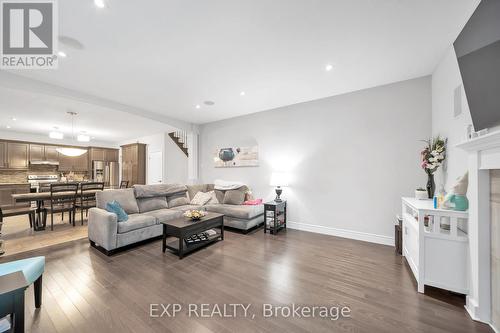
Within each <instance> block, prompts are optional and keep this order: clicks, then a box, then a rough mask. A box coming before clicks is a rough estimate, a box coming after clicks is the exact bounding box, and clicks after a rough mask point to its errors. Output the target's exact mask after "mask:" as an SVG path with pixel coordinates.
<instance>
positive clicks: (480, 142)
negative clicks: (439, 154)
mask: <svg viewBox="0 0 500 333" xmlns="http://www.w3.org/2000/svg"><path fill="white" fill-rule="evenodd" d="M456 147H457V148H460V149H463V150H465V151H468V152H474V151H483V150H489V149H496V148H500V131H497V132H493V133H488V134H485V135H483V136H480V137H477V138H474V139H471V140H468V141H465V142H462V143H460V144H458V145H456Z"/></svg>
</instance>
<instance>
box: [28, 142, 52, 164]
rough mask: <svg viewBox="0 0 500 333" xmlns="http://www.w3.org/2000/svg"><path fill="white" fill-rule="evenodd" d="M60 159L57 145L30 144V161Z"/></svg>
mask: <svg viewBox="0 0 500 333" xmlns="http://www.w3.org/2000/svg"><path fill="white" fill-rule="evenodd" d="M58 161H59V153H58V152H57V147H56V146H45V145H40V144H30V163H37V162H53V163H55V162H58Z"/></svg>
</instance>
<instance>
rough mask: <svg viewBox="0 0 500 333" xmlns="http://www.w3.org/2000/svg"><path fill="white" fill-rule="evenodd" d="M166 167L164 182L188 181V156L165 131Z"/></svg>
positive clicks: (181, 182)
mask: <svg viewBox="0 0 500 333" xmlns="http://www.w3.org/2000/svg"><path fill="white" fill-rule="evenodd" d="M164 137H165V167H166V170H165V171H166V178H164V180H163V182H164V183H179V184H187V183H188V158H187V156H186V155H185V154H184V153H183V152H182V150H180V148H179V147H177V145H176V144H175V142H174V141H173V140H172V139H171V138H170V136H168V133H165V135H164Z"/></svg>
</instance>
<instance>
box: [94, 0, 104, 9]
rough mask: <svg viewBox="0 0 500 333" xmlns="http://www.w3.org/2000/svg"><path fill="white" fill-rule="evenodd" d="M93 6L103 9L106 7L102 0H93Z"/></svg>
mask: <svg viewBox="0 0 500 333" xmlns="http://www.w3.org/2000/svg"><path fill="white" fill-rule="evenodd" d="M94 5H95V6H96V7H97V8H104V7H106V3H105V2H104V0H94Z"/></svg>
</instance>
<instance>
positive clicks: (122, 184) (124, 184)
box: [120, 180, 128, 190]
mask: <svg viewBox="0 0 500 333" xmlns="http://www.w3.org/2000/svg"><path fill="white" fill-rule="evenodd" d="M127 187H128V180H122V181H121V182H120V190H122V189H124V188H127Z"/></svg>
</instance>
